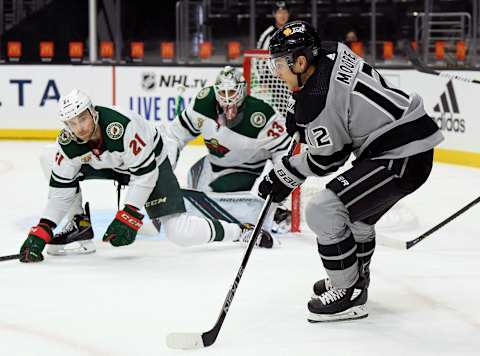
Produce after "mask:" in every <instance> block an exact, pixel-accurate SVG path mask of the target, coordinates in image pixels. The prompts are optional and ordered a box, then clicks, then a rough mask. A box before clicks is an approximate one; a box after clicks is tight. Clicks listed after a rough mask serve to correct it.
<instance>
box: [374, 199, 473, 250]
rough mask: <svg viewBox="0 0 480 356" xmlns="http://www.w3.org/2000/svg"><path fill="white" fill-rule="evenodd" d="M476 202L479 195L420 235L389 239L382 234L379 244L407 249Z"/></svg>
mask: <svg viewBox="0 0 480 356" xmlns="http://www.w3.org/2000/svg"><path fill="white" fill-rule="evenodd" d="M478 202H480V196H479V197H478V198H477V199H475V200H473V201H472V202H470V203H468V204H467V205H465V206H464V207H463V208H461V209H460V210H458V211H457V212H455V213H453V214H452V215H450V216H449V217H448V218H446V219H445V220H443V221H442V222H440V223H438V224H437V225H435V226H434V227H432V228H431V229H430V230H428V231H426V232H424V233H423V234H421V235H420V236H418V237H416V238H414V239H413V240H409V241H400V240H395V239H390V238H388V237H383V236H382V239H381V244H382V245H384V246H388V247H392V248H396V249H399V250H408V249H410V248H411V247H413V246H415V245H416V244H418V243H419V242H420V241H422V240H424V239H426V238H427V237H428V236H430V235H431V234H433V233H434V232H435V231H437V230H439V229H441V228H442V227H444V226H445V225H447V224H448V223H449V222H451V221H452V220H454V219H455V218H457V217H458V216H460V215H462V214H463V213H464V212H466V211H467V210H469V209H470V208H471V207H473V206H475V205H477V203H478Z"/></svg>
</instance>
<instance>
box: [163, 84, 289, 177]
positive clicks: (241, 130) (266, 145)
mask: <svg viewBox="0 0 480 356" xmlns="http://www.w3.org/2000/svg"><path fill="white" fill-rule="evenodd" d="M218 110H219V109H218V104H217V101H216V99H215V93H214V90H213V87H206V88H204V89H202V90H201V91H200V92H199V93H198V95H197V97H196V98H195V99H194V100H192V102H191V103H190V104H189V105H188V106H187V107H186V108H185V110H184V111H183V112H182V113H181V114H180V115H179V116H178V117H177V119H176V120H175V121H174V122H172V124H171V125H170V126H169V136H170V137H171V138H173V140H174V141H175V142H177V145H178V149H180V150H181V149H182V148H183V147H184V146H185V144H186V143H187V142H188V141H190V140H192V139H193V138H195V137H196V136H198V135H200V134H201V135H202V136H203V139H204V141H205V144H206V146H207V148H208V151H209V154H208V155H207V159H208V160H209V162H210V163H211V165H212V169H213V171H214V172H221V171H224V172H225V173H226V172H228V173H231V172H232V170H238V171H247V172H251V173H258V175H259V174H260V173H261V172H262V170H263V167H264V166H265V163H266V161H267V160H268V159H271V160H272V161H273V162H277V161H278V160H279V159H280V158H281V157H282V156H283V155H284V154H285V152H286V150H287V148H288V144H289V142H290V139H289V137H288V135H287V134H286V130H285V118H284V117H283V116H281V115H280V114H279V113H277V112H276V111H275V110H274V109H273V108H272V107H271V106H270V105H268V104H267V103H265V102H264V101H262V100H259V99H256V98H253V97H251V96H247V97H246V98H245V101H244V103H243V104H242V106H241V108H240V109H239V112H238V114H237V118H236V119H235V120H237V123H236V124H235V125H234V126H232V127H230V128H229V127H226V126H225V125H219V124H218V123H217V118H218V116H219V111H218Z"/></svg>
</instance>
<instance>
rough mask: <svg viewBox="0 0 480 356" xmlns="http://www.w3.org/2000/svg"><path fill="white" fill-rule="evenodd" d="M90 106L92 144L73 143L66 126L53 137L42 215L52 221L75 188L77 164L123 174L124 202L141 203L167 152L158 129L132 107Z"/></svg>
mask: <svg viewBox="0 0 480 356" xmlns="http://www.w3.org/2000/svg"><path fill="white" fill-rule="evenodd" d="M95 110H96V111H97V112H98V128H97V130H98V129H99V130H101V133H102V139H101V142H100V144H99V145H98V146H97V147H93V146H91V145H90V143H85V144H80V143H78V142H76V141H75V140H74V139H73V137H72V135H71V134H70V133H69V132H68V131H66V130H63V131H62V132H61V133H60V135H59V137H58V141H57V153H56V155H55V161H54V163H53V169H52V174H51V178H50V189H49V194H48V202H47V207H46V209H45V211H44V214H43V217H44V218H46V219H48V220H51V221H53V222H54V223H55V224H57V225H58V224H59V223H60V221H61V220H62V218H63V217H64V216H65V214H66V213H67V211H68V210H69V208H70V206H71V204H72V202H73V200H74V198H75V194H76V193H77V191H78V188H79V178H80V177H81V176H82V174H83V173H82V166H85V165H87V166H90V167H91V168H93V169H95V170H101V169H111V170H113V171H115V172H118V173H122V174H126V175H129V176H130V183H129V188H128V193H127V197H126V200H125V203H126V204H129V205H132V206H134V207H137V208H141V207H142V206H143V205H144V204H145V202H146V201H147V199H148V197H149V195H150V194H151V192H152V190H153V188H154V187H155V185H156V182H157V178H158V172H159V171H158V166H159V165H160V164H161V163H162V162H163V161H164V159H165V158H166V156H167V154H166V151H165V150H163V140H162V137H161V133H160V131H159V130H160V128H156V127H154V126H153V125H151V124H149V123H148V122H147V121H145V120H144V119H143V118H142V117H140V116H139V115H137V114H136V113H134V112H129V111H124V110H122V109H120V108H117V107H112V108H110V107H102V106H96V107H95ZM83 168H85V167H83Z"/></svg>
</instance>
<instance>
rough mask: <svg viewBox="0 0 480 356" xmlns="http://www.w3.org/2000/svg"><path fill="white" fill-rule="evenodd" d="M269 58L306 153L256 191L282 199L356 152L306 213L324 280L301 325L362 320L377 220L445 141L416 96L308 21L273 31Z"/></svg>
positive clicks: (420, 179)
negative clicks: (325, 42) (326, 40)
mask: <svg viewBox="0 0 480 356" xmlns="http://www.w3.org/2000/svg"><path fill="white" fill-rule="evenodd" d="M270 52H271V56H272V58H271V62H270V64H271V68H272V71H273V73H274V74H276V75H277V76H278V77H279V78H280V79H282V80H283V81H284V82H285V83H286V84H287V85H288V86H289V88H290V89H292V90H293V92H294V94H293V98H292V102H291V103H290V105H289V113H288V115H287V131H288V132H289V134H292V133H293V132H296V131H298V132H300V134H301V142H302V143H304V144H306V145H307V146H308V150H306V151H304V152H303V153H301V154H300V155H297V156H293V157H291V158H289V159H287V158H285V159H283V160H282V162H280V163H278V164H277V165H276V166H274V168H273V169H272V170H271V171H270V173H269V174H268V176H267V177H266V178H265V179H264V181H262V183H261V184H260V186H259V192H260V195H261V196H262V197H266V196H267V195H268V194H273V200H274V201H281V200H283V199H284V198H285V197H286V196H287V195H288V194H289V193H290V192H291V191H292V189H294V188H295V187H296V186H298V185H300V184H302V183H303V182H304V181H305V179H307V177H308V176H325V175H327V174H330V173H332V172H335V171H336V170H337V169H338V168H340V167H341V166H342V165H343V164H344V163H345V162H346V161H347V159H348V158H349V156H350V155H351V154H352V153H353V154H354V156H355V158H356V159H355V160H354V161H353V167H352V168H351V169H348V170H346V171H345V172H343V173H342V174H340V175H338V176H337V177H336V178H334V179H333V180H331V181H330V182H329V183H328V184H327V185H326V189H325V190H322V191H321V192H320V193H318V194H316V195H315V196H313V197H312V199H311V200H310V202H309V204H308V205H307V207H306V221H307V224H308V225H309V227H310V228H311V229H312V231H314V232H315V234H316V236H317V245H318V252H319V253H320V257H321V260H322V263H323V266H324V268H325V270H326V272H327V275H328V278H326V279H322V280H320V281H318V282H316V283H315V284H314V287H313V290H314V296H313V297H312V298H311V300H310V302H309V303H308V310H309V316H308V319H309V321H311V322H320V321H331V320H342V319H358V318H363V317H366V316H367V315H368V313H367V309H366V301H367V293H368V286H369V281H370V269H369V265H370V260H371V258H372V254H373V252H374V248H375V229H374V227H375V223H376V222H377V221H378V220H379V219H380V217H381V216H382V215H384V214H385V213H386V212H387V211H388V210H389V209H390V208H391V207H392V206H393V205H394V204H395V203H396V202H398V201H399V200H400V199H401V198H403V197H404V196H406V195H408V194H410V193H412V192H413V191H415V190H416V189H417V188H418V187H420V186H421V185H422V184H423V183H424V182H425V181H426V180H427V178H428V176H429V174H430V171H431V168H432V160H433V148H434V147H435V146H436V145H438V144H439V143H440V142H441V141H442V140H443V136H442V134H441V132H440V131H439V129H438V127H437V125H436V124H435V122H434V121H433V120H432V119H431V118H430V117H429V116H428V115H427V114H426V113H425V110H424V107H423V101H422V99H421V98H420V96H418V95H417V94H414V93H411V94H407V93H405V92H403V91H401V90H400V89H398V88H395V87H393V86H391V84H389V83H388V82H387V81H386V80H385V79H384V78H383V77H382V76H381V75H380V73H378V72H377V71H376V70H375V68H373V67H372V66H370V65H369V64H368V63H366V62H365V61H364V60H363V59H362V58H360V57H359V56H357V55H356V54H355V53H353V52H352V51H351V50H350V49H349V48H348V47H347V46H345V45H343V44H341V43H338V44H337V45H336V46H335V48H332V49H330V50H326V49H324V48H322V47H321V41H320V37H319V35H318V33H317V32H316V30H315V29H314V28H313V27H312V26H311V25H309V24H308V23H305V22H302V21H295V22H291V23H288V24H286V25H285V26H284V27H283V28H281V29H279V30H278V31H277V32H276V33H275V34H274V36H273V37H272V40H271V42H270Z"/></svg>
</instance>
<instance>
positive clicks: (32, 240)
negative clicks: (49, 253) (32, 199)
mask: <svg viewBox="0 0 480 356" xmlns="http://www.w3.org/2000/svg"><path fill="white" fill-rule="evenodd" d="M52 237H53V232H52V229H51V228H50V226H48V225H47V224H44V223H40V224H38V225H37V226H34V227H32V228H31V229H30V232H29V233H28V237H27V239H26V240H25V242H24V243H23V245H22V247H20V262H41V261H43V255H42V251H43V249H44V248H45V244H47V243H48V242H50V240H51V239H52Z"/></svg>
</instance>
